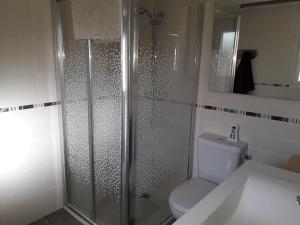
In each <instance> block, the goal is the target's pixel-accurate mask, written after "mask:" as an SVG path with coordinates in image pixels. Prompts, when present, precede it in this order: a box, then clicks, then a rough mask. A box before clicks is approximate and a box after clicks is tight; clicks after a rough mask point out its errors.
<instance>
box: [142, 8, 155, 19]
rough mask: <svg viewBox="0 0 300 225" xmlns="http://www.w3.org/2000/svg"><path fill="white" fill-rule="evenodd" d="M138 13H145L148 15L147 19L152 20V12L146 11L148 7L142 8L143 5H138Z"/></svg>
mask: <svg viewBox="0 0 300 225" xmlns="http://www.w3.org/2000/svg"><path fill="white" fill-rule="evenodd" d="M139 14H140V15H144V14H147V16H148V17H149V19H150V20H151V21H152V20H154V18H153V16H152V14H151V13H150V12H149V11H148V9H146V8H144V7H140V8H139Z"/></svg>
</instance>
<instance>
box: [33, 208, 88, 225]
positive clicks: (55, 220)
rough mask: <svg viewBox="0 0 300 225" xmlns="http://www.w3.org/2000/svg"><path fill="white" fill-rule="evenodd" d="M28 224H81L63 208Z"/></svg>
mask: <svg viewBox="0 0 300 225" xmlns="http://www.w3.org/2000/svg"><path fill="white" fill-rule="evenodd" d="M30 225H82V223H80V222H79V221H78V220H76V219H75V218H74V217H73V216H72V215H71V214H70V213H68V212H67V211H66V210H64V209H60V210H58V211H56V212H54V213H51V214H49V215H47V216H45V217H44V218H43V219H41V220H39V221H36V222H34V223H32V224H30Z"/></svg>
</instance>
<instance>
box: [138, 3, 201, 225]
mask: <svg viewBox="0 0 300 225" xmlns="http://www.w3.org/2000/svg"><path fill="white" fill-rule="evenodd" d="M153 3H154V1H146V0H144V1H141V2H140V6H141V7H145V8H147V9H148V10H149V11H150V12H151V13H153V12H154V8H153ZM199 7H200V5H199V3H197V2H196V1H190V2H188V3H186V5H184V4H183V3H182V2H181V3H180V4H178V3H174V2H173V1H166V0H164V1H159V8H158V12H159V15H163V16H161V17H160V18H159V19H160V21H159V22H157V24H158V25H157V26H156V28H157V29H156V30H157V32H156V31H155V29H153V26H154V25H153V21H152V23H151V21H150V20H149V17H148V16H146V15H140V16H139V24H140V26H139V46H138V51H139V52H138V56H139V57H138V59H139V60H138V100H137V153H136V157H137V163H136V164H137V165H136V166H137V171H136V192H137V201H136V224H138V225H148V224H149V225H150V224H160V223H161V222H162V221H163V220H165V219H167V218H168V217H169V216H170V215H171V212H170V210H169V206H168V197H169V194H170V192H171V191H172V190H173V189H174V188H175V187H176V186H178V185H179V184H180V183H182V182H184V181H185V180H186V179H187V174H188V160H189V144H190V131H191V127H190V125H191V115H192V110H193V107H194V105H193V101H194V99H193V94H194V93H193V91H194V83H195V81H196V79H195V73H194V68H195V65H194V62H195V61H194V58H195V53H196V51H195V49H197V47H196V43H197V42H196V39H197V22H198V21H199V17H198V12H199V11H198V9H199ZM151 24H152V25H151Z"/></svg>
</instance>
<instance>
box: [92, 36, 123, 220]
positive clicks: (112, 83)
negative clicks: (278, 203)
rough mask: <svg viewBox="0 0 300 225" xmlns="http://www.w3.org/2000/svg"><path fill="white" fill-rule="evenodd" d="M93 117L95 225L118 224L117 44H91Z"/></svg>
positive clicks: (120, 116) (94, 42)
mask: <svg viewBox="0 0 300 225" xmlns="http://www.w3.org/2000/svg"><path fill="white" fill-rule="evenodd" d="M92 52H93V73H92V74H93V75H92V89H93V115H94V158H95V185H96V209H97V213H96V217H97V222H98V224H104V225H106V224H107V225H114V224H120V192H121V118H122V115H121V61H120V60H121V55H120V42H110V43H101V42H98V41H97V40H96V41H93V49H92Z"/></svg>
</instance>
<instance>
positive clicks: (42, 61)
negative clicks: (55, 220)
mask: <svg viewBox="0 0 300 225" xmlns="http://www.w3.org/2000/svg"><path fill="white" fill-rule="evenodd" d="M58 107H59V102H58V100H57V96H56V80H55V68H54V54H53V34H52V23H51V0H22V1H20V0H0V224H1V225H23V224H28V223H30V222H33V221H35V220H37V219H39V218H41V217H42V216H44V215H46V214H48V213H51V212H53V211H55V210H57V209H59V208H60V207H62V193H63V192H62V181H61V177H62V176H61V175H62V173H61V161H60V160H61V159H60V158H61V156H60V142H59V137H60V136H59V126H58V124H59V117H58V115H59V114H58Z"/></svg>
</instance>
